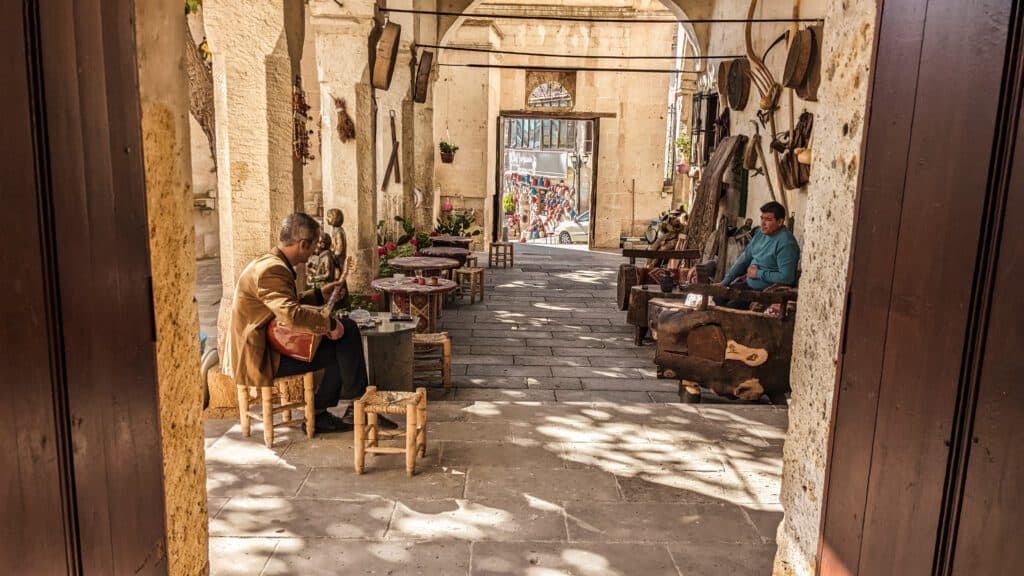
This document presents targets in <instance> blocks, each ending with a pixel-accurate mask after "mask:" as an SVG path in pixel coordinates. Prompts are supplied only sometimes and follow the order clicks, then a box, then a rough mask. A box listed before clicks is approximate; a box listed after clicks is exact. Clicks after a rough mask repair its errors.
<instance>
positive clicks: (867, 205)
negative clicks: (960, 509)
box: [821, 0, 927, 574]
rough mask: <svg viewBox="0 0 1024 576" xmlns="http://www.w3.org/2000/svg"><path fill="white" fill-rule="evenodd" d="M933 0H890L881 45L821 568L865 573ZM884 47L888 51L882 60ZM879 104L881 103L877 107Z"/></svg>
mask: <svg viewBox="0 0 1024 576" xmlns="http://www.w3.org/2000/svg"><path fill="white" fill-rule="evenodd" d="M926 7H927V0H913V1H910V0H908V1H906V2H890V3H887V4H886V6H885V18H884V19H883V20H882V22H881V24H880V26H879V31H878V41H877V46H876V61H875V65H874V79H873V81H872V84H873V86H872V90H871V91H870V99H871V103H870V104H869V112H868V118H867V129H866V136H865V138H866V146H865V152H864V164H863V169H862V171H861V182H860V192H859V199H858V211H857V221H856V225H855V232H854V240H853V246H852V256H851V262H850V273H851V276H852V278H853V281H852V282H851V284H850V287H849V301H848V304H847V313H846V326H845V332H844V335H843V344H842V346H843V348H844V353H843V355H842V358H841V362H842V364H841V367H840V378H839V386H838V388H837V390H836V399H835V403H834V408H833V410H834V417H833V432H832V435H833V440H832V441H833V446H840V447H842V448H841V449H833V450H832V451H831V454H830V457H829V474H828V478H829V482H828V485H827V486H826V492H825V501H826V503H827V506H826V507H825V511H824V519H823V526H824V529H823V533H822V538H821V557H822V559H821V572H822V574H856V573H857V572H858V566H859V558H860V549H861V542H862V540H861V532H862V530H863V524H864V506H865V502H866V499H867V486H868V474H869V472H870V470H871V457H872V449H873V447H874V428H873V426H870V425H869V424H870V423H873V422H874V420H875V417H876V415H877V409H878V390H879V384H880V380H881V373H882V361H883V359H884V357H885V356H884V351H885V344H886V339H885V335H886V327H887V324H888V319H889V302H890V300H891V297H892V275H893V267H894V265H895V258H896V244H897V239H898V237H899V222H900V218H901V215H902V210H903V187H902V184H903V182H904V181H905V179H906V174H907V150H908V148H909V146H910V137H911V126H912V123H913V117H914V102H915V99H916V95H917V90H916V88H917V87H916V84H915V83H912V82H910V83H908V82H905V81H903V80H904V79H906V78H907V77H916V76H917V70H918V65H919V62H920V55H921V39H922V38H923V35H924V14H925V10H926ZM878 54H885V55H886V57H885V58H880V57H878V56H877V55H878ZM875 102H877V103H879V105H877V106H875V105H874V103H875Z"/></svg>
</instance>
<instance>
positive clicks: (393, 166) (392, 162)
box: [380, 110, 402, 190]
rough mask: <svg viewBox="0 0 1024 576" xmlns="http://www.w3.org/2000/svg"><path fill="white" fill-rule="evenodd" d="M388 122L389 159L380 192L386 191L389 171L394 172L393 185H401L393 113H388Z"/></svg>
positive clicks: (389, 175)
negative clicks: (389, 137)
mask: <svg viewBox="0 0 1024 576" xmlns="http://www.w3.org/2000/svg"><path fill="white" fill-rule="evenodd" d="M388 116H389V118H388V120H389V121H390V123H391V158H389V159H388V167H387V168H385V169H384V182H383V183H382V184H381V185H380V187H381V190H387V189H388V180H390V179H391V171H392V170H394V172H395V184H401V183H402V169H401V166H399V165H398V131H397V130H396V129H395V111H394V110H390V111H388Z"/></svg>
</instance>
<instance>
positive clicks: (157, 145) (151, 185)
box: [135, 1, 209, 576]
mask: <svg viewBox="0 0 1024 576" xmlns="http://www.w3.org/2000/svg"><path fill="white" fill-rule="evenodd" d="M135 16H136V18H135V23H136V24H135V25H136V30H135V32H136V34H135V40H136V46H137V50H138V55H137V60H138V69H139V96H140V99H141V108H142V140H143V157H144V161H145V170H146V174H145V178H146V205H147V206H146V207H147V210H148V216H149V250H150V266H151V268H152V273H153V299H154V302H153V307H154V311H155V315H156V329H157V341H156V358H157V380H158V383H159V393H160V430H161V441H162V445H163V446H162V449H163V460H164V466H163V467H164V497H165V499H166V502H165V507H166V511H167V512H166V514H167V559H168V572H169V573H170V574H172V575H182V576H185V575H188V576H192V575H195V574H205V573H208V572H209V564H208V552H207V537H208V532H207V502H206V467H205V464H204V461H203V424H202V420H201V410H202V394H201V391H200V389H199V387H198V386H197V375H198V373H199V325H198V324H199V323H198V315H197V311H196V305H195V301H194V299H193V295H194V294H195V256H194V251H193V250H194V239H193V226H192V209H193V208H192V187H191V184H190V175H191V167H190V161H189V154H188V150H189V148H190V140H189V119H188V114H189V108H188V88H187V82H186V80H185V70H184V58H183V57H184V54H185V52H184V49H185V36H184V35H185V28H184V27H185V19H184V17H183V13H182V7H181V3H180V2H170V1H167V2H139V3H136V4H135ZM203 140H204V141H205V138H203Z"/></svg>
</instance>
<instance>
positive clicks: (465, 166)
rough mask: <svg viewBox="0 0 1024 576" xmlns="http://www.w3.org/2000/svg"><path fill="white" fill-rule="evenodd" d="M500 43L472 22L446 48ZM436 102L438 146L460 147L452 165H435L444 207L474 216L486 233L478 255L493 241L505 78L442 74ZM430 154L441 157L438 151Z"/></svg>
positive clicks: (489, 26)
mask: <svg viewBox="0 0 1024 576" xmlns="http://www.w3.org/2000/svg"><path fill="white" fill-rule="evenodd" d="M502 37H503V36H502V33H501V31H500V30H499V29H498V28H497V27H496V26H495V24H494V22H493V21H491V20H485V19H473V20H467V21H466V22H465V23H463V24H462V26H461V27H460V28H459V29H458V30H456V31H455V37H454V38H453V39H452V40H451V41H450V42H446V45H451V46H464V47H473V48H494V47H497V46H500V44H501V39H502ZM442 52H443V51H442ZM442 58H443V61H444V62H465V61H466V59H464V58H463V57H459V56H452V55H451V52H450V51H449V52H448V53H447V54H442ZM472 61H477V62H479V61H480V59H478V58H475V59H473V60H472ZM488 61H490V59H488ZM434 96H435V97H436V98H437V100H436V104H435V109H436V111H437V114H435V116H434V135H435V138H436V140H437V141H440V140H442V139H448V140H449V141H450V142H451V143H452V144H454V145H456V146H458V147H459V151H458V152H457V153H456V155H455V162H454V163H453V164H442V163H440V162H437V163H435V164H434V182H435V183H436V184H437V185H438V186H439V187H440V195H441V198H440V203H441V204H444V203H445V202H451V203H452V205H453V206H454V207H455V208H472V209H474V210H476V213H477V225H478V226H480V227H482V229H483V235H482V236H480V237H478V239H479V240H478V243H477V245H476V246H475V249H478V250H479V249H482V248H484V247H485V246H483V245H482V243H483V242H485V241H486V240H488V239H489V238H490V227H491V222H492V220H491V219H492V218H493V215H492V214H491V212H492V209H491V203H492V200H493V198H492V197H493V195H494V194H495V182H494V180H495V179H494V176H495V170H496V169H497V168H496V162H497V158H496V156H495V153H494V150H495V137H496V130H497V129H496V126H495V125H496V118H497V116H498V114H499V112H500V97H501V72H500V71H499V70H493V69H491V70H489V69H486V68H457V67H452V68H441V69H440V70H439V73H438V83H437V88H436V90H435V91H434ZM432 154H436V155H437V158H439V157H440V153H439V151H437V148H436V147H435V148H434V151H433V152H432Z"/></svg>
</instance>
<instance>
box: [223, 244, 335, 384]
mask: <svg viewBox="0 0 1024 576" xmlns="http://www.w3.org/2000/svg"><path fill="white" fill-rule="evenodd" d="M323 303H324V301H323V294H321V293H320V291H319V290H307V291H306V292H303V293H301V294H298V293H297V291H296V287H295V269H294V268H293V267H292V265H291V264H290V263H289V262H288V259H287V258H285V256H284V254H282V253H281V252H280V251H279V250H278V249H277V248H274V250H273V251H272V252H271V253H269V254H264V255H263V256H260V257H259V258H257V259H255V260H253V261H252V262H250V263H249V265H248V266H246V267H245V270H242V275H241V276H240V277H239V278H238V286H236V287H235V300H234V303H233V304H232V306H231V320H230V325H229V328H228V341H227V342H225V344H224V351H225V353H226V354H227V355H228V358H227V359H225V361H224V362H222V363H221V365H222V366H225V367H227V366H230V367H231V372H232V375H233V376H234V379H235V382H236V383H238V384H242V383H245V384H248V385H249V386H270V385H271V384H272V383H273V381H274V374H275V373H276V372H277V367H278V365H279V364H280V363H281V355H280V354H278V353H277V352H276V351H274V349H273V348H271V347H270V346H269V345H268V344H267V324H268V323H269V322H270V320H271V318H274V317H275V316H276V317H277V318H278V320H280V321H282V322H285V323H287V324H288V325H290V326H294V327H296V328H304V329H306V330H309V331H311V332H313V333H316V334H326V333H327V332H328V331H329V330H330V320H329V319H327V318H324V317H323V316H321V315H320V312H319V311H318V310H317V309H316V308H314V307H313V306H317V305H323Z"/></svg>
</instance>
